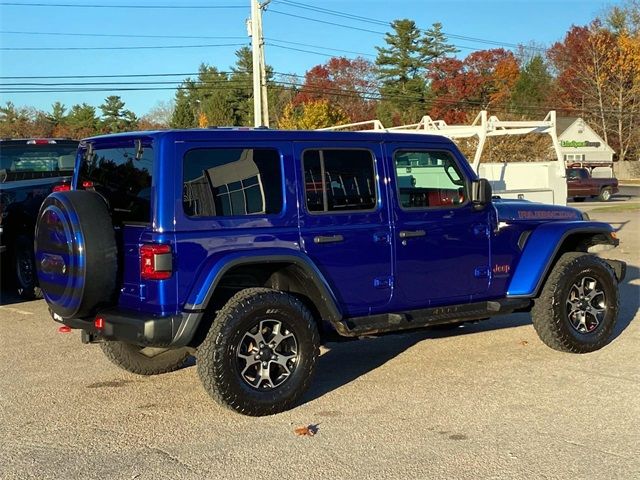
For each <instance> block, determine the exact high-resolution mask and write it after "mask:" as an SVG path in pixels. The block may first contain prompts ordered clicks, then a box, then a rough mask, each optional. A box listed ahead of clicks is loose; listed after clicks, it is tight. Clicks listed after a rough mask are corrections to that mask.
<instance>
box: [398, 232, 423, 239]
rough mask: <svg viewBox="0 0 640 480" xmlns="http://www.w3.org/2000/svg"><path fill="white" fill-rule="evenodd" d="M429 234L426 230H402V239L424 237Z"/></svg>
mask: <svg viewBox="0 0 640 480" xmlns="http://www.w3.org/2000/svg"><path fill="white" fill-rule="evenodd" d="M426 234H427V232H425V231H424V230H402V231H401V232H400V238H415V237H424V236H425V235H426Z"/></svg>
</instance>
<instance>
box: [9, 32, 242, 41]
mask: <svg viewBox="0 0 640 480" xmlns="http://www.w3.org/2000/svg"><path fill="white" fill-rule="evenodd" d="M0 34H3V35H42V36H58V37H103V38H104V37H108V38H162V39H165V38H175V39H178V38H182V39H185V40H244V39H246V38H247V37H246V35H245V36H243V37H218V36H208V35H139V34H127V33H65V32H24V31H12V30H0Z"/></svg>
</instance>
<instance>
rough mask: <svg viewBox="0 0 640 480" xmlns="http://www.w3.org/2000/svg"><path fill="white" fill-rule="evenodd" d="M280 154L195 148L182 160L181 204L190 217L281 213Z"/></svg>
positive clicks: (244, 149)
mask: <svg viewBox="0 0 640 480" xmlns="http://www.w3.org/2000/svg"><path fill="white" fill-rule="evenodd" d="M282 191H283V187H282V167H281V163H280V154H279V153H278V151H277V150H275V149H267V148H198V149H194V150H189V151H188V152H187V153H186V154H185V156H184V159H183V196H182V205H183V208H184V212H185V214H186V215H188V216H190V217H232V216H244V215H270V214H278V213H280V212H281V211H282V205H283V199H282V198H283V197H282V195H283V194H282Z"/></svg>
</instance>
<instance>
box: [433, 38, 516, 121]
mask: <svg viewBox="0 0 640 480" xmlns="http://www.w3.org/2000/svg"><path fill="white" fill-rule="evenodd" d="M519 75H520V69H519V66H518V62H517V60H516V57H515V55H514V54H513V53H512V52H510V51H508V50H505V49H503V48H496V49H492V50H481V51H478V52H473V53H471V54H470V55H468V56H467V57H466V58H465V59H464V60H458V59H456V58H445V59H442V60H438V61H436V62H434V63H433V65H432V66H431V69H430V72H429V79H430V80H431V93H432V95H433V97H434V98H433V102H432V107H431V110H430V115H431V116H432V117H434V118H442V119H444V120H445V121H447V122H448V123H463V122H466V121H468V115H467V113H468V112H470V111H477V110H482V109H484V110H487V109H492V110H494V111H495V110H499V109H501V108H505V106H506V105H507V104H508V103H509V100H510V98H511V95H512V92H513V87H514V86H515V84H516V82H517V81H518V77H519Z"/></svg>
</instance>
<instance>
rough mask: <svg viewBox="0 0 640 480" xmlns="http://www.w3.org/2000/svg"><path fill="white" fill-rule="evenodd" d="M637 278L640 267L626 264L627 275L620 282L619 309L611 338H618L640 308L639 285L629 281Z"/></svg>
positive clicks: (639, 275) (639, 274) (639, 276)
mask: <svg viewBox="0 0 640 480" xmlns="http://www.w3.org/2000/svg"><path fill="white" fill-rule="evenodd" d="M638 278H640V269H639V268H638V267H635V266H633V265H627V276H626V278H625V279H624V282H623V283H621V284H620V311H619V312H618V323H617V325H616V328H615V330H614V331H613V338H618V337H619V336H620V334H622V332H624V331H625V330H626V329H627V327H628V326H629V325H630V324H631V322H632V320H633V318H634V317H635V316H636V313H637V312H638V310H640V285H638V284H634V283H630V282H632V281H633V280H637V279H638Z"/></svg>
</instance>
